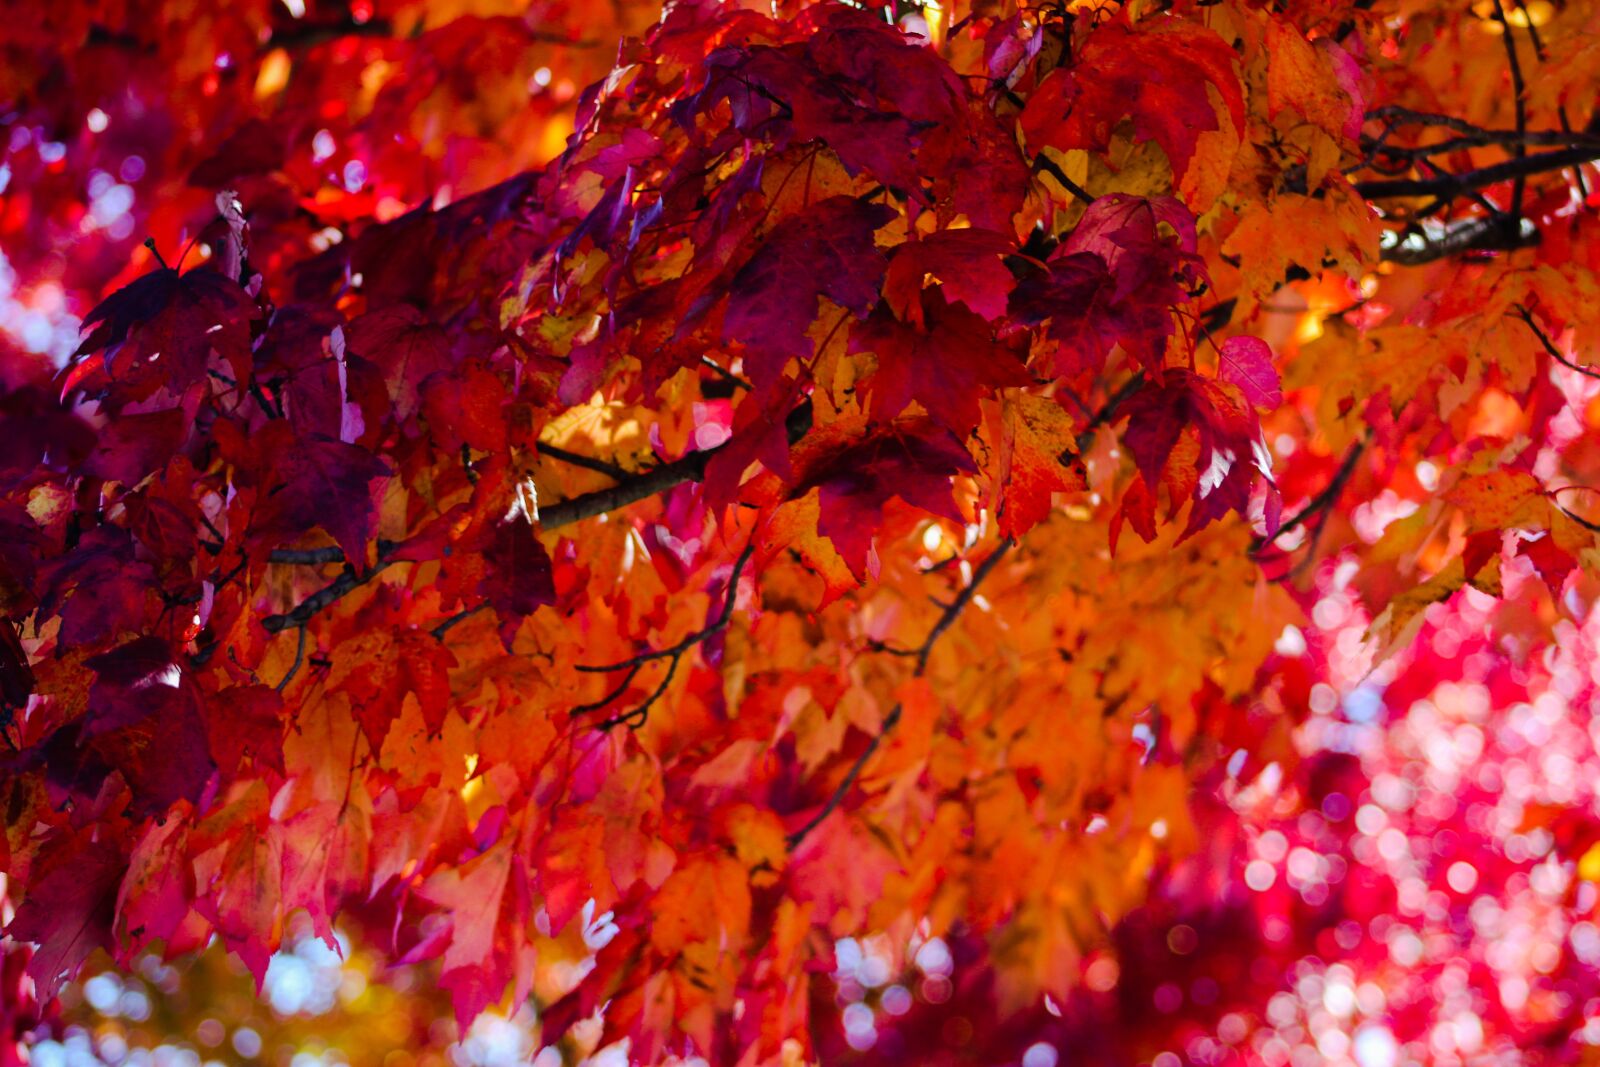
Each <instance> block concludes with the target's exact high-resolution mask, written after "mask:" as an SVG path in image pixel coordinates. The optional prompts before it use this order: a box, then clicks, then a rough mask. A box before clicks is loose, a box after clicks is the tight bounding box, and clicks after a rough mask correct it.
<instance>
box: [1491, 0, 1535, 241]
mask: <svg viewBox="0 0 1600 1067" xmlns="http://www.w3.org/2000/svg"><path fill="white" fill-rule="evenodd" d="M1494 17H1495V21H1497V22H1499V23H1500V28H1501V29H1502V30H1504V31H1505V32H1504V33H1503V34H1502V36H1503V37H1504V38H1505V42H1506V62H1507V63H1509V64H1510V66H1511V103H1512V106H1513V108H1515V115H1516V123H1517V141H1516V142H1515V143H1514V144H1513V145H1512V146H1511V156H1512V158H1513V159H1525V158H1527V155H1528V143H1527V141H1526V140H1525V138H1526V137H1527V133H1528V103H1527V101H1526V100H1524V99H1523V96H1524V95H1525V94H1524V90H1525V88H1526V86H1524V85H1523V83H1522V61H1521V60H1520V59H1519V58H1517V39H1516V37H1515V36H1514V35H1513V34H1512V32H1511V22H1510V21H1509V20H1508V19H1507V18H1506V9H1505V5H1504V4H1502V3H1501V2H1500V0H1494ZM1527 187H1528V176H1527V175H1526V174H1518V175H1517V176H1516V177H1515V178H1513V179H1512V183H1511V210H1510V212H1508V214H1509V216H1510V217H1509V218H1508V219H1507V220H1506V230H1507V231H1508V232H1510V233H1518V232H1519V231H1520V230H1521V229H1522V197H1523V194H1524V193H1525V192H1526V191H1527Z"/></svg>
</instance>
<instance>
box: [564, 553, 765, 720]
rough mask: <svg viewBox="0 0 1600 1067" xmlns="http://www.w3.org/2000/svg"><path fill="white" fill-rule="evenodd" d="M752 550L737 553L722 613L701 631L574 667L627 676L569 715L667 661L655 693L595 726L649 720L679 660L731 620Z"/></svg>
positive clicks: (602, 701) (617, 691)
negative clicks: (609, 660)
mask: <svg viewBox="0 0 1600 1067" xmlns="http://www.w3.org/2000/svg"><path fill="white" fill-rule="evenodd" d="M755 550H756V542H755V538H754V537H752V538H751V539H750V540H749V541H748V542H746V544H745V546H744V551H743V552H741V553H739V558H738V560H737V561H736V562H735V563H734V565H733V572H732V573H731V574H729V575H728V589H727V593H726V594H725V595H724V596H723V598H722V610H721V611H720V612H718V613H717V617H716V618H715V619H712V620H711V621H710V622H709V623H707V624H706V625H705V627H704V628H702V629H699V630H696V631H695V632H694V633H692V634H690V635H688V636H687V637H685V638H683V639H682V640H681V641H679V642H678V643H676V644H674V645H671V646H669V647H667V648H661V649H647V650H646V651H644V652H640V653H639V654H638V655H635V656H630V657H629V658H627V659H625V660H622V661H620V662H617V663H605V664H599V665H589V664H579V665H578V667H577V669H578V670H580V671H585V672H587V673H590V674H610V673H612V672H613V671H621V670H626V671H627V672H628V674H627V677H625V678H624V679H623V680H622V684H621V685H619V686H618V687H617V688H616V689H614V690H612V691H611V693H610V694H608V695H607V696H605V697H603V698H601V699H600V700H599V701H597V702H595V703H593V704H584V705H582V706H580V707H577V708H574V709H573V713H574V714H587V713H588V712H591V711H599V710H600V709H601V708H603V707H605V706H606V705H608V704H610V703H611V702H612V701H613V700H615V699H617V698H618V697H620V696H621V695H622V694H623V693H624V692H625V691H626V690H627V688H628V686H629V684H630V683H632V681H633V679H634V677H635V676H636V675H638V673H639V670H640V668H642V667H643V666H644V665H645V664H646V663H651V662H654V661H655V660H661V659H664V660H667V661H668V663H667V672H666V674H665V675H664V676H663V677H662V679H661V684H660V685H658V686H656V688H655V691H654V692H653V693H651V694H650V695H649V696H648V697H647V698H645V701H644V703H643V704H640V705H639V706H638V707H636V708H634V709H633V710H632V711H629V712H627V713H625V714H622V715H617V716H614V717H612V718H609V719H606V720H605V721H604V722H602V723H599V724H598V725H599V728H600V729H602V730H609V729H611V728H613V727H616V726H622V725H626V726H628V728H629V729H633V730H636V729H638V728H639V727H641V726H643V725H644V724H645V721H646V720H647V719H648V718H649V717H650V708H651V707H652V706H653V705H654V704H655V702H656V701H657V700H660V699H661V697H662V695H663V694H664V693H666V691H667V686H668V685H670V684H671V683H672V678H673V675H675V674H677V672H678V663H679V661H681V660H682V659H683V657H684V655H685V654H686V653H687V652H688V651H689V650H690V649H691V648H693V647H694V646H696V645H698V644H701V643H702V642H704V641H705V640H706V639H707V638H709V637H710V636H711V635H712V634H715V633H718V632H720V631H721V630H722V629H724V628H725V627H726V626H727V625H728V622H729V620H730V619H732V618H733V605H734V603H735V602H736V601H737V600H738V599H739V575H741V574H742V573H744V568H745V564H746V563H749V562H750V557H751V556H752V555H754V554H755Z"/></svg>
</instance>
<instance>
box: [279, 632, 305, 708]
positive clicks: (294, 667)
mask: <svg viewBox="0 0 1600 1067" xmlns="http://www.w3.org/2000/svg"><path fill="white" fill-rule="evenodd" d="M295 629H296V630H299V631H300V638H299V640H297V641H296V642H295V646H294V662H293V663H291V664H289V672H288V673H287V674H285V675H284V676H283V680H282V681H280V682H279V683H278V685H277V689H278V692H280V693H281V692H283V691H284V689H285V688H287V687H288V685H289V682H290V681H291V680H292V679H293V678H294V676H295V674H296V673H297V672H298V671H299V670H300V661H301V660H303V659H305V655H306V625H305V623H301V624H300V625H299V626H296V627H295Z"/></svg>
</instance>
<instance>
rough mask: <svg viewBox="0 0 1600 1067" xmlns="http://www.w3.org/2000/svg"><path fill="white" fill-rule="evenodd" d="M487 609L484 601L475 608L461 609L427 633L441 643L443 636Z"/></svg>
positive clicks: (487, 605) (486, 603) (487, 604)
mask: <svg viewBox="0 0 1600 1067" xmlns="http://www.w3.org/2000/svg"><path fill="white" fill-rule="evenodd" d="M488 608H489V603H488V601H485V602H484V603H482V604H478V605H476V606H475V607H470V608H463V609H462V610H460V611H458V612H456V613H455V614H454V615H452V616H450V617H449V618H448V619H446V620H444V621H443V622H441V623H440V624H439V625H437V626H435V627H434V628H433V629H432V630H430V631H429V633H431V634H433V636H434V638H435V639H437V640H439V641H443V640H444V635H445V634H447V633H449V632H450V631H451V630H453V629H455V628H456V627H457V626H459V625H460V624H461V623H464V622H466V621H467V620H468V619H470V618H472V617H473V616H474V615H476V614H478V613H479V612H481V611H486V610H488Z"/></svg>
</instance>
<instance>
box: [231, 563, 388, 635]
mask: <svg viewBox="0 0 1600 1067" xmlns="http://www.w3.org/2000/svg"><path fill="white" fill-rule="evenodd" d="M397 562H399V561H398V560H392V559H387V560H379V561H378V562H377V564H375V565H374V566H373V567H372V569H371V570H369V571H367V572H366V573H365V574H357V573H356V572H355V571H354V570H348V569H347V570H346V571H345V572H344V573H343V574H341V575H339V577H338V578H335V579H334V580H333V582H332V583H331V584H329V585H326V586H324V587H323V588H321V589H319V590H317V591H316V592H315V593H312V594H311V595H310V596H308V597H306V598H305V599H304V600H302V601H301V602H300V603H299V604H296V605H295V606H294V608H293V609H291V610H289V611H286V612H283V613H282V614H280V615H268V616H267V617H266V618H264V619H262V620H261V625H262V626H263V627H265V628H266V631H267V632H268V633H269V634H275V633H278V632H279V631H281V630H287V629H288V628H289V627H291V626H304V625H305V624H306V623H308V622H310V621H311V619H312V618H313V617H314V616H315V615H316V614H317V613H318V612H320V611H322V610H323V609H324V608H326V607H328V606H329V605H332V604H335V603H337V602H338V601H340V600H342V599H343V598H345V597H346V596H349V595H350V594H351V593H353V592H355V591H356V590H357V589H360V588H361V587H362V586H364V585H366V584H367V583H368V582H370V581H372V579H374V578H376V577H377V576H378V575H379V574H381V573H382V572H383V571H384V570H385V569H387V568H388V567H389V566H390V565H391V564H393V563H397Z"/></svg>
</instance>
